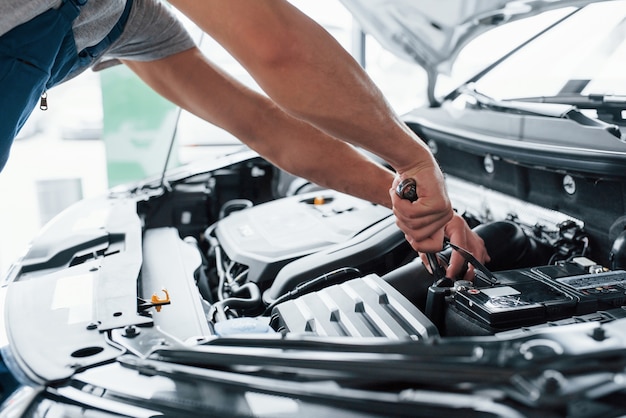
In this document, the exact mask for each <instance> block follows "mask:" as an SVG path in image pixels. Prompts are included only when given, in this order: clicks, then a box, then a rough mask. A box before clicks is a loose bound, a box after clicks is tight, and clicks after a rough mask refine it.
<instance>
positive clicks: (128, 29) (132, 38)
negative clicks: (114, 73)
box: [94, 0, 196, 71]
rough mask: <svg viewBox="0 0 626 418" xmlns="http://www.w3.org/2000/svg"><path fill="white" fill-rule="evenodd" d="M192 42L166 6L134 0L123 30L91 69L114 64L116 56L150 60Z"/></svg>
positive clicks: (183, 27) (175, 50) (192, 43)
mask: <svg viewBox="0 0 626 418" xmlns="http://www.w3.org/2000/svg"><path fill="white" fill-rule="evenodd" d="M194 46H196V43H195V41H194V40H193V38H192V37H191V35H190V34H189V32H188V31H187V29H186V28H185V26H184V25H183V23H182V21H181V20H180V19H179V18H178V17H177V16H176V15H175V14H174V11H173V10H172V9H171V8H170V7H169V6H167V5H165V4H164V3H163V2H162V1H160V0H134V4H133V8H132V10H131V12H130V15H129V17H128V22H127V23H126V26H125V28H124V32H123V33H122V35H121V36H120V38H119V39H118V40H117V41H116V42H114V43H113V45H111V48H109V50H108V51H107V52H106V54H105V55H104V56H103V57H102V58H101V59H100V60H98V62H97V63H96V64H95V65H94V70H96V71H98V70H101V69H104V68H107V67H110V66H112V65H115V64H118V63H119V61H118V59H127V60H136V61H153V60H157V59H161V58H165V57H168V56H170V55H173V54H176V53H179V52H182V51H186V50H188V49H190V48H193V47H194Z"/></svg>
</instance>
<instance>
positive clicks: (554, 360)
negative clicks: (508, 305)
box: [119, 319, 626, 407]
mask: <svg viewBox="0 0 626 418" xmlns="http://www.w3.org/2000/svg"><path fill="white" fill-rule="evenodd" d="M624 341H626V319H625V320H616V321H613V322H610V323H606V324H599V323H581V324H575V325H571V326H567V327H562V328H553V327H549V328H548V329H544V330H543V331H542V330H536V331H533V332H530V331H526V332H524V333H522V332H520V333H517V334H514V335H502V336H495V337H459V338H439V337H436V338H432V339H429V340H425V341H411V340H403V341H390V340H387V339H382V338H379V339H346V338H331V339H329V338H320V337H315V336H310V337H309V336H293V335H284V336H281V335H277V336H275V337H274V338H268V337H254V336H253V337H250V336H246V337H230V338H216V339H214V340H210V341H207V342H206V343H204V344H202V345H198V346H191V347H162V346H160V347H155V348H154V350H153V351H152V352H151V354H149V355H148V356H147V357H146V358H143V359H139V358H136V357H129V356H126V357H124V358H121V359H120V360H119V361H120V362H121V364H122V365H124V366H126V367H130V368H133V369H136V370H139V371H140V372H141V373H148V374H155V375H165V376H170V377H172V376H173V375H175V374H176V373H183V370H184V373H185V375H187V377H190V376H193V377H196V378H199V379H202V378H209V379H210V376H211V375H212V372H218V371H219V372H224V373H232V374H234V375H238V374H241V373H245V375H246V376H248V377H250V376H256V377H258V378H263V379H271V380H272V381H273V380H274V379H278V380H280V381H287V382H290V384H291V385H292V386H291V387H292V388H294V390H298V391H299V389H297V388H296V387H297V385H298V384H299V383H311V382H316V381H326V382H328V381H332V382H335V384H337V385H338V386H340V387H343V388H349V389H356V388H358V389H363V390H373V391H375V392H378V391H381V390H386V389H385V388H390V387H394V388H398V390H415V389H419V390H445V391H454V392H459V393H465V394H474V393H478V392H481V391H484V390H496V391H498V392H500V393H504V394H506V396H508V397H509V398H510V399H514V400H516V401H517V402H520V403H521V404H525V405H527V406H530V407H544V406H550V407H552V406H555V405H560V406H563V405H567V403H568V402H570V401H572V399H576V398H583V397H585V398H586V399H596V398H600V397H604V396H607V395H609V394H614V393H615V392H619V391H624V390H626V351H624V350H623V344H624ZM309 389H310V388H309ZM337 393H339V392H337ZM320 396H321V395H320ZM337 396H339V395H337Z"/></svg>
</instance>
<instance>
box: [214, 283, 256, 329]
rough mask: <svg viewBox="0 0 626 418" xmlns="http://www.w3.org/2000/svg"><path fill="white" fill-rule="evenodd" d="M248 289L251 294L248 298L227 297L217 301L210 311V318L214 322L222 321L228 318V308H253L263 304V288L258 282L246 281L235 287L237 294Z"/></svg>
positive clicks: (234, 290) (234, 291)
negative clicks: (261, 288)
mask: <svg viewBox="0 0 626 418" xmlns="http://www.w3.org/2000/svg"><path fill="white" fill-rule="evenodd" d="M244 291H247V292H248V294H249V295H250V296H249V297H247V298H237V297H233V298H226V299H223V300H220V301H219V302H215V303H214V304H213V306H211V310H210V311H209V319H210V320H212V321H214V322H220V321H224V320H226V319H228V314H227V312H226V311H227V310H235V309H252V308H256V307H258V306H259V305H261V290H260V289H259V286H257V285H256V283H246V284H244V285H242V286H238V287H237V288H236V289H233V293H234V294H235V295H237V294H240V293H243V292H244Z"/></svg>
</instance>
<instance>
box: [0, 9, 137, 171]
mask: <svg viewBox="0 0 626 418" xmlns="http://www.w3.org/2000/svg"><path fill="white" fill-rule="evenodd" d="M100 1H102V0H100ZM85 3H87V0H64V2H63V4H62V5H61V6H60V7H59V8H58V9H50V10H48V11H46V12H45V13H42V14H41V15H39V16H37V17H35V18H34V19H32V20H30V21H28V22H26V23H24V24H22V25H20V26H17V27H15V28H13V29H12V30H11V31H9V32H7V33H5V34H4V35H2V36H0V171H2V169H3V168H4V166H5V164H6V162H7V159H8V157H9V150H10V148H11V144H12V143H13V140H14V139H15V137H16V136H17V134H18V132H19V131H20V129H21V128H22V126H23V125H24V123H25V122H26V120H27V119H28V117H29V116H30V114H31V113H32V111H33V108H34V107H35V106H36V104H37V102H38V101H39V99H40V97H41V95H42V94H43V93H44V92H45V91H46V90H47V89H49V88H51V87H53V86H55V85H56V84H59V83H60V82H62V81H63V80H64V79H66V78H67V77H68V76H69V75H71V74H72V73H75V72H77V71H81V70H82V69H84V68H86V67H89V66H90V65H91V64H92V63H93V62H94V61H95V60H96V59H97V58H100V56H101V55H102V54H103V53H104V51H105V49H106V48H108V47H109V45H111V44H112V43H113V42H114V41H115V40H117V39H118V38H119V36H120V35H121V34H122V31H123V30H124V26H125V24H126V21H127V20H128V15H129V14H130V9H131V7H132V1H131V0H127V3H126V7H125V8H124V12H123V13H122V16H121V17H120V19H119V20H118V22H117V24H116V25H115V27H114V28H113V29H112V30H111V32H110V33H109V34H108V35H107V36H106V37H105V38H104V39H103V40H102V41H101V42H100V43H98V44H97V45H95V46H92V47H88V48H85V49H84V50H82V51H80V52H78V51H77V50H76V43H75V42H74V33H73V31H72V25H73V22H74V20H75V19H76V18H77V17H78V15H79V14H80V9H81V7H82V6H84V5H85Z"/></svg>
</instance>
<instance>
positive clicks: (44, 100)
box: [39, 91, 48, 110]
mask: <svg viewBox="0 0 626 418" xmlns="http://www.w3.org/2000/svg"><path fill="white" fill-rule="evenodd" d="M39 109H41V110H48V92H47V91H44V92H43V93H41V100H40V101H39Z"/></svg>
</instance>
